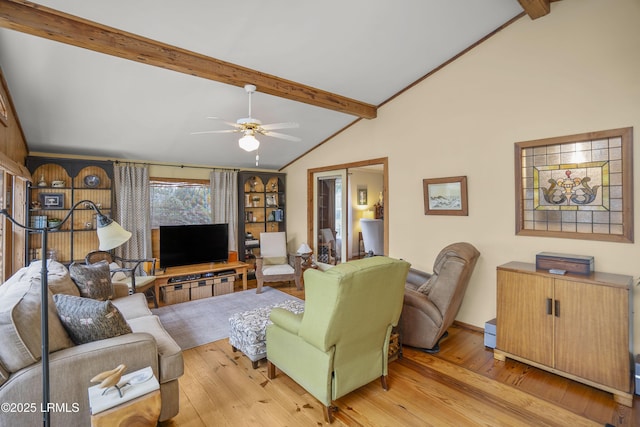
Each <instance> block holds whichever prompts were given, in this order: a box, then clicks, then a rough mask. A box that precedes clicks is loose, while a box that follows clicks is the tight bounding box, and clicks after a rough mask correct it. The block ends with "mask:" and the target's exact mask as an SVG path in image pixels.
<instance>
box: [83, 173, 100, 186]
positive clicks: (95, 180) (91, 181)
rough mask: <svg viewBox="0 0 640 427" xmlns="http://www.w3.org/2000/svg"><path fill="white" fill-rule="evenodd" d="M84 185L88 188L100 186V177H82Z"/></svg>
mask: <svg viewBox="0 0 640 427" xmlns="http://www.w3.org/2000/svg"><path fill="white" fill-rule="evenodd" d="M84 185H86V186H87V187H89V188H96V187H97V186H98V185H100V177H98V176H96V175H87V176H85V177H84Z"/></svg>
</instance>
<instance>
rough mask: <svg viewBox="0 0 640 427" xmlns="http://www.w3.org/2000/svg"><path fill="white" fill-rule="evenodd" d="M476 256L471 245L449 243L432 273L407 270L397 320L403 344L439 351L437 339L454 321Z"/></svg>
mask: <svg viewBox="0 0 640 427" xmlns="http://www.w3.org/2000/svg"><path fill="white" fill-rule="evenodd" d="M479 256H480V252H478V250H477V249H476V248H475V247H473V245H471V244H469V243H464V242H462V243H453V244H451V245H449V246H447V247H445V248H444V249H442V250H441V251H440V253H439V254H438V256H437V257H436V260H435V262H434V264H433V273H432V274H429V273H425V272H422V271H418V270H414V269H411V270H410V271H409V274H408V276H407V283H406V285H405V295H404V306H403V308H402V316H401V317H400V336H401V337H402V344H403V345H408V346H411V347H417V348H420V349H422V350H423V351H425V352H428V353H437V352H438V351H440V340H441V339H443V338H444V337H446V336H447V329H448V328H449V327H450V326H451V324H452V323H453V321H454V320H455V318H456V315H457V313H458V310H459V309H460V305H461V304H462V299H463V297H464V294H465V291H466V290H467V285H468V284H469V279H470V277H471V274H472V273H473V269H474V267H475V265H476V262H477V260H478V257H479Z"/></svg>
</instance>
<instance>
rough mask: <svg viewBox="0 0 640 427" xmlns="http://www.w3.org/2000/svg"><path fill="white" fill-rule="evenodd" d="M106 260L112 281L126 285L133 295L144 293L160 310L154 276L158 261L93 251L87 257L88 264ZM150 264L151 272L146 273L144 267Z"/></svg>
mask: <svg viewBox="0 0 640 427" xmlns="http://www.w3.org/2000/svg"><path fill="white" fill-rule="evenodd" d="M102 260H105V261H107V262H108V263H109V266H110V270H111V280H113V281H114V282H119V283H126V284H127V285H128V286H129V289H130V290H131V293H132V294H134V293H136V292H140V293H144V294H145V295H149V296H150V297H151V298H153V305H154V307H155V308H158V299H157V297H156V292H155V287H154V284H155V281H156V277H155V276H154V274H155V271H156V259H155V258H150V259H125V258H122V257H119V256H117V255H113V254H112V253H111V252H107V251H92V252H89V253H88V254H87V256H86V257H85V263H86V264H93V263H95V262H98V261H102ZM145 263H149V265H150V268H149V271H148V272H147V271H145V269H144V268H142V265H143V264H145Z"/></svg>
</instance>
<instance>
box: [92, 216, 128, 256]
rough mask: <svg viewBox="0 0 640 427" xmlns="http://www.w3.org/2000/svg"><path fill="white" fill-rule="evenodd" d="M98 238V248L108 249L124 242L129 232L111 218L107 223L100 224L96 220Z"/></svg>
mask: <svg viewBox="0 0 640 427" xmlns="http://www.w3.org/2000/svg"><path fill="white" fill-rule="evenodd" d="M97 233H98V240H100V246H99V249H100V250H101V251H108V250H111V249H113V248H117V247H118V246H120V245H122V244H123V243H125V242H126V241H127V240H129V239H130V238H131V232H130V231H127V230H125V229H124V228H122V227H121V226H120V224H118V223H117V222H115V221H113V220H111V221H110V222H109V223H108V224H105V225H103V224H101V221H98V230H97Z"/></svg>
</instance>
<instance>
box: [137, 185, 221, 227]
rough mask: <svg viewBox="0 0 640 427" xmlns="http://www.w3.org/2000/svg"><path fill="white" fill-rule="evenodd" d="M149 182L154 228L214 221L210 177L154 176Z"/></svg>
mask: <svg viewBox="0 0 640 427" xmlns="http://www.w3.org/2000/svg"><path fill="white" fill-rule="evenodd" d="M150 184H151V188H150V197H151V228H159V227H160V225H181V224H210V223H211V189H210V187H209V181H207V180H186V179H184V180H172V179H169V178H152V179H151V183H150Z"/></svg>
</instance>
